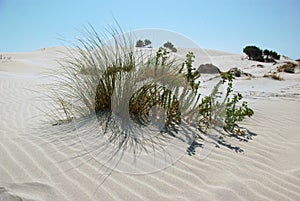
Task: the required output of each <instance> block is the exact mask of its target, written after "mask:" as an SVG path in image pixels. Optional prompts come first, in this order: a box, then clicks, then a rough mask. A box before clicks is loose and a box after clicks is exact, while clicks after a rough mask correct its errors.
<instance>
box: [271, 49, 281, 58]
mask: <svg viewBox="0 0 300 201" xmlns="http://www.w3.org/2000/svg"><path fill="white" fill-rule="evenodd" d="M270 56H271V58H272V59H276V60H279V59H280V55H279V54H278V53H277V52H275V51H270Z"/></svg>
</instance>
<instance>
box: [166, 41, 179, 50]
mask: <svg viewBox="0 0 300 201" xmlns="http://www.w3.org/2000/svg"><path fill="white" fill-rule="evenodd" d="M164 47H165V48H168V49H169V50H171V51H172V52H177V49H176V48H175V47H174V45H173V44H172V43H171V42H170V41H167V42H166V43H164Z"/></svg>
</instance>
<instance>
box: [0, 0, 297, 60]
mask: <svg viewBox="0 0 300 201" xmlns="http://www.w3.org/2000/svg"><path fill="white" fill-rule="evenodd" d="M114 18H115V19H116V20H117V21H118V23H119V24H120V25H121V26H122V27H123V28H124V29H125V30H126V31H130V30H135V29H143V28H162V29H167V30H170V31H175V32H178V33H181V34H183V35H185V36H187V37H188V38H190V39H191V40H193V41H194V42H196V43H197V44H198V45H199V46H200V47H203V48H209V49H216V50H222V51H227V52H233V53H241V52H242V49H243V47H245V46H246V45H250V44H251V45H252V44H253V45H257V46H259V47H261V48H267V49H272V50H275V51H277V52H278V53H279V54H283V55H286V56H289V57H291V58H293V59H298V58H300V20H299V19H300V0H206V1H204V0H182V1H175V0H173V1H169V0H164V1H162V0H161V1H159V0H154V1H142V0H139V1H135V0H128V1H125V0H124V1H121V0H120V1H116V0H111V1H108V0H107V1H100V0H80V1H79V0H48V1H47V0H0V27H1V28H0V52H12V51H13V52H16V51H32V50H36V49H39V48H43V47H49V46H57V45H61V44H62V42H61V40H60V38H61V37H63V38H64V39H67V40H74V38H75V37H76V36H78V34H79V32H80V30H82V28H83V27H84V26H85V25H87V24H88V23H91V24H92V25H93V26H94V27H95V29H96V30H97V31H99V32H101V31H103V30H104V28H105V27H107V25H115V22H114Z"/></svg>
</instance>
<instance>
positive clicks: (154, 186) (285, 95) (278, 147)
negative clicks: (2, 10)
mask: <svg viewBox="0 0 300 201" xmlns="http://www.w3.org/2000/svg"><path fill="white" fill-rule="evenodd" d="M58 49H59V50H61V48H46V49H45V50H39V51H34V52H30V53H2V54H5V55H9V56H10V57H11V60H10V61H6V62H0V97H1V98H0V161H1V162H0V200H72V201H73V200H78V201H79V200H80V201H81V200H300V157H299V154H300V146H299V144H300V135H299V130H300V101H299V100H300V93H299V89H300V75H299V74H293V75H287V74H284V73H282V74H281V75H282V76H283V77H284V78H285V80H284V81H275V80H271V79H267V78H263V77H262V76H263V74H264V73H266V72H268V71H270V70H274V69H276V65H275V66H273V65H272V64H264V65H265V67H264V68H260V67H257V66H256V65H257V64H259V63H257V62H253V61H248V60H242V58H243V56H242V55H236V54H229V53H222V52H218V51H213V50H207V51H205V53H203V50H198V51H195V54H196V58H197V56H199V57H200V58H201V57H203V58H204V57H205V59H203V60H201V59H199V60H197V59H196V62H198V63H199V62H202V61H204V60H205V61H206V60H207V61H209V60H210V61H212V62H211V63H213V64H215V65H218V66H219V67H220V69H221V70H222V71H225V70H228V69H229V68H231V67H235V66H236V67H238V68H240V69H242V70H244V71H246V72H248V73H251V74H253V75H255V76H256V78H253V79H251V80H246V79H243V78H241V79H238V80H236V82H235V89H236V90H238V91H240V92H241V93H243V94H244V96H245V97H246V99H247V101H248V102H249V104H250V105H251V107H252V108H253V109H254V111H255V115H254V116H253V117H252V118H251V119H247V120H246V121H245V122H243V125H244V126H245V127H247V128H248V129H249V130H250V131H251V132H253V133H255V134H256V136H254V137H253V140H250V141H249V142H242V141H239V140H237V139H228V142H230V143H232V144H233V145H235V146H238V147H241V148H242V149H243V150H244V152H241V153H236V152H235V151H233V150H230V149H228V148H226V147H220V148H214V149H213V150H212V151H211V152H209V155H208V157H205V158H201V155H199V154H196V155H194V156H189V155H187V154H186V153H183V154H182V155H181V157H180V158H179V159H178V160H176V161H175V162H174V163H172V164H171V165H169V166H168V167H167V168H165V169H162V170H160V171H155V172H151V173H149V172H148V173H144V174H127V173H124V172H122V171H112V170H111V169H110V168H109V167H108V166H105V165H103V164H101V163H99V161H97V160H96V158H95V157H93V156H92V155H90V154H89V153H88V152H87V150H86V149H85V147H84V146H83V144H82V141H81V140H80V138H78V133H77V132H76V129H75V128H74V125H72V124H68V125H61V126H51V125H47V124H45V122H44V120H45V116H44V114H43V113H42V112H41V111H40V110H39V109H38V108H41V107H44V106H45V105H47V102H43V101H41V99H38V98H37V96H38V95H37V94H38V93H35V92H36V91H39V90H41V88H40V87H38V86H39V85H40V84H42V83H46V82H47V80H45V79H43V78H41V77H40V76H39V75H40V74H41V73H43V72H44V71H45V69H46V68H55V67H56V66H57V64H56V62H55V59H57V58H60V57H61V55H60V54H58V53H57V50H58ZM180 51H181V50H179V51H178V53H179V54H180ZM196 65H198V64H196ZM253 65H255V66H253ZM203 79H205V78H203ZM204 84H205V83H204ZM82 129H85V128H84V127H83V128H82ZM200 153H203V152H201V150H200ZM145 163H146V164H147V161H145ZM127 165H128V164H127ZM148 165H149V164H148Z"/></svg>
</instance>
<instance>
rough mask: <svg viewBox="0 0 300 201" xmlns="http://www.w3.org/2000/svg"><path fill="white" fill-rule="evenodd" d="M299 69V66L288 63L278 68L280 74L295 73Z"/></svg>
mask: <svg viewBox="0 0 300 201" xmlns="http://www.w3.org/2000/svg"><path fill="white" fill-rule="evenodd" d="M296 67H297V64H295V63H292V62H288V63H286V64H284V65H282V66H279V67H278V68H277V71H278V72H285V73H295V68H296Z"/></svg>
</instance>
